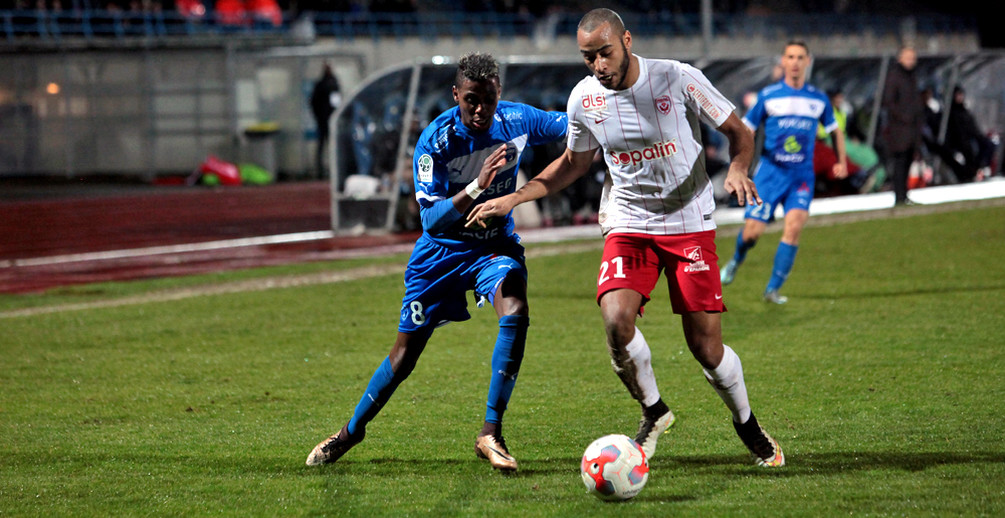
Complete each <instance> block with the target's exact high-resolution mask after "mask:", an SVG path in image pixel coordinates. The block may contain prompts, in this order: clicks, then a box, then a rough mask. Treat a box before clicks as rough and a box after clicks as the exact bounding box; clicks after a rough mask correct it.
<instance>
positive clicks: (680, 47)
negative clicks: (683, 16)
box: [0, 28, 978, 180]
mask: <svg viewBox="0 0 1005 518" xmlns="http://www.w3.org/2000/svg"><path fill="white" fill-rule="evenodd" d="M912 37H915V35H914V34H913V33H912V32H911V31H910V30H909V28H908V30H901V31H894V32H888V33H879V32H871V31H865V32H862V33H860V34H857V35H856V36H854V37H851V36H847V35H844V34H836V35H830V36H821V35H817V36H809V37H806V39H807V40H808V42H809V44H810V46H811V48H812V49H813V50H814V52H815V54H816V55H818V56H846V57H867V56H879V55H891V54H892V53H893V52H895V50H896V48H897V47H898V45H899V44H900V42H901V41H902V40H904V39H910V38H912ZM786 39H787V35H781V34H778V35H775V34H773V33H772V32H771V31H750V32H747V33H743V32H740V33H739V34H736V35H733V36H729V37H720V38H716V39H714V40H713V41H711V42H705V41H704V40H703V39H702V38H700V37H688V38H673V37H665V36H660V35H651V36H646V37H639V38H638V39H637V40H636V47H635V50H636V51H637V52H638V53H640V54H643V55H650V56H672V57H675V58H678V59H683V60H687V61H691V62H693V63H695V64H696V65H698V66H702V64H703V63H705V62H709V61H712V60H714V59H723V58H729V59H745V58H750V59H755V58H758V57H760V58H763V57H764V56H774V55H776V54H777V52H778V50H779V49H778V47H779V45H780V44H781V42H783V41H784V40H786ZM207 41H208V42H207ZM207 41H203V42H201V43H200V44H198V45H193V44H192V43H191V42H186V43H185V44H170V43H163V42H162V43H161V44H157V45H151V44H149V42H140V43H136V42H129V41H124V42H111V43H109V44H108V45H106V46H101V47H97V46H94V45H89V46H85V47H78V46H73V45H62V46H55V47H54V46H52V45H47V46H40V47H39V48H32V47H31V46H30V45H29V46H25V45H23V44H21V45H19V46H17V47H16V48H8V49H6V50H5V49H2V48H0V70H3V71H6V73H4V74H0V176H65V177H75V176H86V175H98V174H113V175H126V176H134V177H138V178H142V179H144V180H152V179H154V178H156V177H158V176H164V175H183V174H187V173H189V172H191V171H192V170H193V169H195V168H196V167H198V165H199V164H200V163H201V162H202V161H203V160H204V159H205V158H206V157H207V156H210V155H213V156H217V157H219V158H221V159H224V160H228V161H233V162H241V161H255V160H261V158H260V157H261V156H263V155H270V154H271V156H273V157H274V158H273V161H274V164H275V167H274V171H273V172H276V173H278V174H280V175H283V176H285V177H289V178H298V177H310V176H311V175H312V174H313V171H312V160H311V156H312V153H313V149H314V145H315V138H316V130H315V128H314V122H313V120H312V118H311V116H310V112H309V109H308V103H307V96H308V95H309V93H310V88H311V86H312V84H313V82H314V80H315V79H316V78H317V76H318V75H319V72H320V70H321V65H322V63H323V62H325V61H328V62H331V63H332V64H333V65H334V66H335V69H336V74H337V75H338V76H339V79H340V80H341V82H342V85H343V90H344V91H345V92H346V93H347V94H349V93H352V92H353V91H354V90H355V89H357V88H359V87H360V85H362V84H363V82H364V79H365V78H366V77H368V76H370V75H372V74H375V73H376V72H377V71H380V70H382V69H385V68H387V67H389V66H393V65H396V64H403V63H405V64H407V63H411V62H418V61H428V60H429V59H430V58H432V57H434V56H447V57H449V58H454V57H456V55H458V54H461V53H464V52H468V51H473V50H479V51H485V52H491V53H493V54H494V55H497V56H517V57H523V58H525V59H532V60H536V61H539V62H541V63H547V62H549V61H552V60H555V61H569V60H575V59H576V55H575V51H574V49H575V48H576V47H575V40H574V38H573V37H572V36H571V35H569V36H555V35H553V34H547V33H545V34H534V35H532V36H514V37H502V36H483V37H473V36H459V37H451V38H444V37H440V38H428V37H419V36H415V37H378V38H363V37H353V38H334V37H318V38H316V39H314V40H313V41H312V42H311V43H310V44H299V43H287V44H275V45H273V46H267V45H262V44H261V43H258V44H255V43H254V42H253V39H241V38H236V39H218V40H207ZM920 43H921V44H919V45H917V46H918V47H919V49H920V50H921V52H922V54H925V53H968V52H973V51H975V50H976V49H977V48H978V42H977V36H976V34H973V33H966V32H963V33H960V32H948V33H946V34H944V35H939V34H935V35H926V36H925V38H924V41H923V42H920ZM263 122H268V123H274V124H276V125H278V128H279V131H278V132H277V133H275V134H274V135H273V136H271V137H269V138H255V137H251V136H249V134H248V133H247V130H248V129H249V128H251V127H253V126H254V125H255V124H258V123H263ZM260 165H262V164H260Z"/></svg>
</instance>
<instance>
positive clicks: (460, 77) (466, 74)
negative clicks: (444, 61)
mask: <svg viewBox="0 0 1005 518" xmlns="http://www.w3.org/2000/svg"><path fill="white" fill-rule="evenodd" d="M465 79H467V80H469V81H476V82H482V81H492V80H496V81H498V80H499V63H498V62H497V61H496V58H494V57H492V55H491V54H483V53H479V52H472V53H470V54H465V55H464V56H463V57H461V60H460V61H458V62H457V76H456V77H455V78H454V84H455V85H457V86H460V84H461V83H463V82H464V80H465Z"/></svg>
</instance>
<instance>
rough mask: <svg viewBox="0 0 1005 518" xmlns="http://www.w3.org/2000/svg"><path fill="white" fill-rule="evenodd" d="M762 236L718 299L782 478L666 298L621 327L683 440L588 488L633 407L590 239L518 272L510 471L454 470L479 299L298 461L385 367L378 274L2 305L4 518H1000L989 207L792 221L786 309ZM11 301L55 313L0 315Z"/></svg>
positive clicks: (999, 302)
mask: <svg viewBox="0 0 1005 518" xmlns="http://www.w3.org/2000/svg"><path fill="white" fill-rule="evenodd" d="M728 230H729V229H723V232H722V233H721V235H720V238H719V241H718V245H719V252H720V255H722V256H727V255H728V254H730V253H731V252H732V247H733V243H732V242H733V239H732V238H731V237H729V232H728ZM777 239H778V234H777V233H772V234H768V235H766V236H765V238H764V239H763V240H762V242H761V243H760V244H759V245H758V246H757V247H756V248H754V249H753V250H752V251H751V252H750V255H749V257H748V260H747V263H746V264H744V265H743V267H742V268H741V269H740V271H739V274H738V277H737V280H736V282H735V283H733V284H732V285H730V286H727V287H726V288H725V296H726V302H727V305H728V307H729V312H728V313H726V314H725V315H724V317H723V326H724V335H725V341H726V343H727V344H729V345H730V346H732V347H733V348H734V349H736V351H737V352H738V353H739V355H740V357H741V358H742V360H743V366H744V372H745V375H746V380H747V386H748V390H749V393H750V398H751V402H752V406H753V408H754V411H755V412H756V414H757V415H758V418H759V420H760V421H761V423H762V424H763V425H764V426H765V428H766V429H768V430H769V432H771V433H772V434H773V435H774V436H775V438H777V439H778V440H779V442H780V443H781V445H782V447H783V448H784V450H785V453H786V459H787V462H788V465H787V466H786V467H784V468H782V469H778V470H771V471H768V470H764V469H760V468H757V467H756V466H754V465H753V464H752V463H751V461H750V459H749V457H748V456H747V455H746V452H745V450H744V448H743V446H742V445H741V443H740V442H739V440H738V439H737V438H736V437H735V435H734V433H733V430H732V427H731V426H730V423H729V413H728V411H727V410H726V409H725V407H724V406H723V404H722V402H721V401H720V400H719V399H718V397H717V396H716V395H715V393H714V392H713V391H712V390H711V388H710V387H709V386H708V384H707V383H706V382H705V381H704V378H703V377H702V374H701V370H700V369H699V367H698V365H697V363H696V362H695V361H694V360H693V359H692V358H691V357H690V354H689V353H688V351H687V349H686V347H685V345H684V343H683V337H682V334H681V331H680V322H679V318H678V317H676V316H674V315H672V314H671V312H670V310H669V303H668V301H667V297H666V291H665V282H661V283H660V285H659V286H658V287H657V289H656V292H655V293H654V300H653V302H652V303H650V305H649V307H648V308H647V311H646V316H645V317H644V318H643V319H641V320H640V322H639V327H640V328H641V329H642V331H643V332H644V333H645V335H646V337H647V339H648V341H649V343H650V345H651V346H652V349H653V356H654V366H655V370H656V375H657V379H658V381H659V384H660V388H661V391H662V394H663V397H664V399H665V400H666V401H667V402H668V403H669V404H670V405H671V408H672V409H673V410H674V411H675V412H676V413H677V416H678V422H677V424H676V425H675V426H674V428H672V429H671V431H670V432H669V433H668V434H666V435H664V436H663V439H662V440H661V441H660V445H659V448H658V450H657V453H656V456H655V457H654V459H653V461H652V463H651V469H652V471H651V475H650V478H649V482H648V484H647V486H646V488H645V489H644V490H643V491H642V493H641V494H640V495H639V496H638V497H636V498H635V499H634V500H631V501H629V502H626V503H620V504H610V503H604V502H601V501H599V500H597V499H595V498H593V497H591V496H589V495H587V494H586V492H585V488H584V487H583V485H582V482H581V481H580V478H579V459H580V456H581V455H582V452H583V449H585V447H586V446H587V445H588V444H589V443H590V442H591V441H592V440H593V439H595V438H597V437H599V436H601V435H604V434H608V433H625V434H628V435H632V434H633V433H634V430H635V427H636V425H637V421H638V417H639V410H638V408H637V405H636V404H635V403H634V402H633V401H632V400H631V399H630V398H629V396H628V394H627V392H626V391H625V389H624V388H623V387H622V386H621V384H620V382H619V381H618V379H617V377H616V376H615V375H614V374H613V373H612V372H611V368H610V363H609V360H608V357H607V353H606V351H605V347H604V336H603V330H602V327H601V321H600V316H599V311H598V309H597V307H596V305H595V303H594V302H593V296H594V285H595V275H596V271H597V266H598V260H599V250H600V248H599V245H598V246H595V247H591V246H587V247H585V250H584V249H583V247H580V248H578V249H576V251H573V252H567V253H543V252H545V251H552V252H553V251H554V250H555V247H554V245H549V246H534V247H531V248H530V254H529V268H530V289H529V297H530V303H531V328H530V335H529V340H528V347H527V353H526V357H525V360H524V363H523V369H522V371H521V373H520V379H519V382H518V384H517V388H516V391H515V393H514V395H513V398H512V400H511V402H510V409H509V411H508V412H507V414H506V428H505V434H506V438H507V442H508V444H509V446H510V449H511V451H512V452H513V454H514V455H515V456H516V457H517V459H518V460H519V463H520V471H519V472H518V473H517V474H515V475H511V476H506V475H503V474H501V473H498V472H493V471H492V469H491V468H490V467H489V465H488V464H487V463H486V462H484V461H481V460H478V459H477V458H476V457H475V455H474V452H473V444H474V439H475V435H476V433H477V432H478V429H479V428H480V425H481V420H482V418H483V415H484V399H485V395H486V392H487V390H488V376H489V366H488V362H489V360H490V357H491V347H492V343H493V341H494V337H495V332H496V325H495V317H494V312H492V311H491V309H489V308H484V309H480V310H475V309H474V308H472V314H473V318H472V320H471V321H469V322H465V323H460V324H451V325H449V326H446V327H444V328H441V329H439V330H438V331H437V332H436V334H435V335H434V337H433V339H432V341H431V342H430V345H429V346H428V347H427V349H426V351H425V353H424V355H423V357H422V358H421V359H420V361H419V365H418V367H417V368H416V370H415V372H414V373H413V374H412V376H411V377H410V378H409V379H408V380H406V381H405V383H404V384H402V386H401V387H400V388H399V389H398V391H397V393H396V394H395V395H394V397H393V398H392V399H391V401H390V403H389V404H388V405H387V406H386V407H385V408H384V410H383V412H382V413H381V414H380V415H379V416H378V417H377V419H376V420H375V421H374V422H373V423H371V425H370V427H369V428H368V435H367V438H366V440H365V441H364V442H363V443H361V444H360V445H359V446H357V447H356V448H355V449H353V450H352V451H351V452H350V453H349V454H348V455H346V456H345V457H344V458H343V459H342V460H341V461H339V462H338V463H336V464H334V465H330V466H323V467H320V468H318V467H314V468H311V467H307V466H305V465H304V459H305V458H306V456H307V453H308V452H309V451H310V450H311V448H312V447H313V446H314V445H315V444H316V443H317V442H318V441H319V440H321V439H323V438H324V437H326V436H327V435H328V434H330V433H333V432H334V431H336V430H337V429H338V427H339V426H341V425H342V424H343V422H345V420H346V419H348V418H349V416H350V414H351V411H352V409H353V407H354V406H355V404H356V402H357V400H358V398H359V397H360V395H361V394H362V391H363V388H364V387H365V385H366V382H367V380H368V379H369V377H370V375H371V373H372V372H373V370H374V368H375V367H376V366H377V365H378V363H380V361H382V359H383V358H384V356H385V355H386V354H387V351H388V350H389V349H390V345H391V342H392V340H393V339H394V334H395V326H396V322H397V316H398V305H399V303H400V297H401V294H402V284H401V273H400V272H398V273H394V274H391V275H383V276H378V277H373V278H365V279H358V280H353V281H349V282H341V283H333V284H317V285H305V286H296V287H289V288H282V289H268V290H252V291H243V292H237V293H223V294H217V295H207V296H197V297H188V298H179V299H177V300H169V301H163V302H157V301H156V300H155V301H152V302H144V303H128V304H118V305H116V304H111V305H109V306H108V307H101V306H100V304H98V305H96V306H95V307H91V308H89V309H88V308H80V307H77V308H74V307H72V306H70V307H66V306H63V305H65V304H69V303H75V302H89V303H91V302H98V303H100V302H102V301H108V300H111V301H114V300H116V299H120V298H122V297H135V296H138V295H143V294H146V293H156V292H158V290H164V289H170V288H175V287H177V286H178V285H183V286H184V285H186V284H189V285H191V286H201V285H206V284H222V283H228V282H236V280H238V279H239V280H246V279H248V278H253V277H255V276H256V275H260V276H264V275H295V274H297V273H298V272H300V273H302V272H316V271H318V270H319V269H323V268H328V269H339V268H345V267H346V265H344V264H338V263H329V264H326V265H322V266H319V265H316V264H315V265H303V266H300V267H288V268H284V269H281V270H265V271H261V272H235V273H231V274H226V275H217V276H206V277H200V278H194V279H191V278H190V279H175V280H162V281H151V282H134V283H123V284H107V285H93V286H88V287H84V288H77V289H66V290H58V291H56V292H54V293H51V294H46V295H41V296H3V297H0V329H2V332H0V365H2V368H0V394H2V396H0V516H47V517H48V516H74V517H78V516H203V515H214V516H367V517H370V516H395V517H400V516H506V517H513V516H591V517H592V516H837V515H880V516H973V515H978V516H979V515H984V516H1001V515H1002V514H1003V513H1005V431H1003V430H1005V417H1003V416H1005V382H1003V379H1005V377H1003V374H1002V373H1003V371H1005V207H1003V206H1002V205H1001V204H993V205H991V206H983V207H980V208H976V209H971V208H966V207H961V208H960V209H959V210H954V211H948V212H939V213H934V214H919V215H913V216H910V217H898V218H888V219H876V220H868V221H854V222H847V223H842V224H835V225H817V226H813V227H809V228H807V229H806V231H805V232H804V235H803V240H802V243H801V248H800V252H799V257H798V259H797V261H796V266H795V269H794V271H793V272H792V275H791V277H790V279H789V282H788V283H787V284H786V286H785V289H784V292H785V294H786V295H788V296H789V297H790V302H789V304H787V305H785V306H771V305H767V304H765V303H763V302H762V301H761V300H760V293H761V290H762V289H763V287H764V284H765V282H766V281H767V276H768V272H769V268H770V265H771V261H772V257H773V255H774V249H775V244H776V243H777ZM382 261H385V262H392V263H393V262H394V261H399V262H403V261H404V258H402V257H397V258H390V259H384V260H382ZM61 307H63V308H65V309H64V310H59V309H60V308H61ZM23 308H36V309H37V308H42V309H45V308H50V309H55V310H53V311H51V312H39V313H26V314H15V313H12V311H15V310H18V309H23Z"/></svg>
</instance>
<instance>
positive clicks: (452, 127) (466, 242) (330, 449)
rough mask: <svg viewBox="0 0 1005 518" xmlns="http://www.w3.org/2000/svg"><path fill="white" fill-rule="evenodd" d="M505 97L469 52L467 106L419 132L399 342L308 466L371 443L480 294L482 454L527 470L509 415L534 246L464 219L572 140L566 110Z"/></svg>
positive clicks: (493, 69) (461, 103) (462, 96)
mask: <svg viewBox="0 0 1005 518" xmlns="http://www.w3.org/2000/svg"><path fill="white" fill-rule="evenodd" d="M500 91H501V85H500V83H499V65H498V63H497V62H496V60H495V59H494V58H492V56H490V55H487V54H468V55H466V56H464V57H463V58H461V60H460V61H459V62H458V67H457V75H456V77H455V80H454V86H453V95H454V101H455V102H457V106H456V107H454V108H451V109H449V110H447V111H445V112H443V113H442V114H441V115H440V116H439V117H437V118H436V119H435V120H434V121H433V122H432V123H431V124H430V125H429V126H428V127H427V128H426V129H425V130H424V131H423V132H422V134H421V135H420V136H419V140H418V142H417V143H416V146H415V153H414V155H413V157H414V158H413V164H412V165H413V167H412V175H413V179H414V182H415V193H416V194H415V195H416V199H417V200H418V202H419V211H420V216H421V220H422V229H423V232H422V236H421V237H420V238H419V240H418V242H417V243H416V244H415V248H414V249H413V251H412V256H411V258H410V259H409V261H408V266H407V268H406V270H405V296H404V299H403V300H402V303H401V315H400V318H399V321H398V336H397V339H396V340H395V342H394V346H393V347H392V348H391V352H390V354H388V356H387V358H385V359H384V361H383V363H381V364H380V366H379V367H378V368H377V370H376V372H374V374H373V377H372V378H371V379H370V383H369V384H368V385H367V387H366V392H365V393H364V394H363V397H362V398H361V399H360V401H359V404H358V405H357V406H356V409H355V411H354V413H353V415H352V418H351V419H349V422H347V423H346V424H345V425H344V426H343V427H342V429H341V430H339V432H338V433H336V434H335V435H332V436H331V437H329V438H328V439H325V440H324V441H322V442H321V443H320V444H318V445H317V446H316V447H315V448H314V450H313V451H311V453H310V455H309V456H308V457H307V464H308V465H316V464H325V463H331V462H335V461H336V460H338V459H339V458H340V457H341V456H342V455H343V454H345V453H346V452H347V451H349V449H350V448H352V447H353V446H355V445H356V444H358V443H359V442H360V441H362V440H363V437H364V435H365V433H366V425H367V424H368V423H369V422H370V421H371V420H372V419H373V418H374V417H376V415H377V413H378V412H380V409H381V407H383V406H384V404H385V403H387V401H388V400H389V399H390V397H391V395H392V394H393V393H394V391H395V389H396V388H397V387H398V385H399V384H400V383H401V382H402V381H404V379H405V378H406V377H408V375H409V373H411V372H412V369H413V368H414V367H415V364H416V361H417V360H418V359H419V355H420V354H422V351H423V349H424V348H425V347H426V343H427V342H428V341H429V338H430V336H432V334H433V329H435V328H436V327H437V326H439V325H442V324H445V323H447V322H451V321H454V322H457V321H462V320H467V319H469V318H470V317H471V316H470V315H469V314H468V311H467V302H466V299H465V294H466V293H467V292H468V291H473V292H474V295H475V298H476V299H477V300H478V301H479V303H478V305H479V306H481V305H482V303H484V302H485V301H488V302H490V303H491V304H492V305H493V306H494V307H495V310H496V314H497V316H498V317H499V334H498V337H497V338H496V343H495V348H494V350H493V352H492V362H491V367H492V373H491V377H490V381H489V391H488V401H487V405H486V407H487V408H486V412H485V422H484V424H483V426H482V430H481V432H480V433H479V434H478V436H477V438H476V440H475V453H476V454H477V455H478V457H480V458H483V459H487V460H488V461H489V463H490V464H491V465H492V467H494V468H496V469H500V470H504V471H514V470H516V469H517V462H516V459H514V458H513V456H512V455H511V454H510V453H509V450H508V449H507V447H506V442H505V441H504V440H503V435H502V419H503V413H504V412H505V410H506V406H507V403H508V402H509V399H510V395H511V394H512V392H513V387H514V385H515V384H516V378H517V373H518V372H519V371H520V363H521V361H522V360H523V353H524V345H525V343H526V339H527V327H528V325H529V323H530V320H529V310H528V304H527V269H526V266H525V264H524V249H523V247H522V246H521V245H520V237H519V236H518V235H517V234H515V233H514V231H513V228H514V223H513V217H512V214H506V215H505V216H501V217H498V218H495V219H494V220H493V221H492V222H490V224H488V225H486V226H484V227H480V228H478V229H472V228H465V218H464V213H466V212H468V211H469V210H471V209H472V208H473V207H474V206H476V205H478V204H481V203H483V202H485V201H487V200H492V199H495V198H498V197H500V196H503V195H506V194H509V193H512V192H513V191H514V190H515V188H516V181H517V168H518V165H519V163H520V158H521V156H522V154H523V151H524V150H525V149H527V148H528V147H529V146H536V145H539V144H544V143H548V142H552V141H555V140H558V139H561V138H564V137H565V133H566V128H567V126H568V118H567V116H566V114H565V113H564V112H545V111H542V110H539V109H536V108H533V107H530V106H527V105H524V104H518V103H512V102H507V101H500V100H499V94H500Z"/></svg>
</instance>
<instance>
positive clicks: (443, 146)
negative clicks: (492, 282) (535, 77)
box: [412, 101, 568, 249]
mask: <svg viewBox="0 0 1005 518" xmlns="http://www.w3.org/2000/svg"><path fill="white" fill-rule="evenodd" d="M567 128H568V117H567V116H566V114H565V113H564V112H546V111H543V110H539V109H537V108H534V107H531V106H527V105H525V104H520V103H514V102H508V101H499V104H498V105H497V107H496V113H495V118H494V120H493V121H492V126H491V127H490V128H489V129H488V131H485V132H477V131H472V130H470V129H469V128H468V127H467V126H465V125H464V123H463V122H461V116H460V110H459V109H458V108H457V107H456V106H455V107H453V108H451V109H449V110H447V111H445V112H443V113H442V114H440V116H438V117H437V118H436V119H435V120H433V122H432V123H430V124H429V126H427V127H426V129H425V130H424V131H423V132H422V134H421V135H420V136H419V140H418V142H417V143H416V145H415V153H414V154H413V157H412V177H413V180H414V182H415V197H416V200H418V202H419V210H420V212H421V211H426V210H428V209H429V208H430V207H432V206H433V204H435V203H437V202H440V201H443V200H448V201H447V203H450V202H449V200H450V198H452V197H453V196H454V195H455V194H457V193H458V192H460V191H461V190H462V189H464V187H465V186H467V185H468V184H469V183H471V181H473V180H475V179H477V178H478V173H479V172H480V171H481V168H482V164H483V162H484V161H485V158H486V157H487V156H489V155H490V154H492V152H493V151H495V150H496V149H497V148H498V147H499V146H500V145H501V144H503V143H505V144H506V146H507V151H506V165H504V166H503V168H502V169H501V170H500V171H499V172H498V173H496V176H495V179H494V180H493V181H492V184H491V185H489V187H488V188H487V189H485V191H484V192H483V193H482V194H481V196H479V197H478V199H477V200H475V203H474V204H473V205H472V207H474V206H475V205H478V204H480V203H484V202H485V201H486V200H490V199H493V198H498V197H501V196H504V195H506V194H510V193H512V192H513V191H515V190H516V176H517V169H518V166H519V163H520V159H521V158H522V157H523V152H524V151H525V150H526V149H527V147H528V146H537V145H540V144H546V143H548V142H552V141H554V140H557V139H560V138H563V137H564V136H565V133H566V129H567ZM464 221H465V218H463V217H462V218H460V219H459V220H457V221H455V222H454V223H453V224H451V225H449V226H447V227H446V228H444V229H430V228H423V230H424V232H423V233H424V234H426V236H428V237H429V238H431V239H432V240H433V241H435V242H436V243H438V244H440V245H444V246H448V247H451V248H454V249H457V248H474V247H476V246H481V245H482V244H485V243H486V242H488V241H491V240H494V239H499V238H505V237H509V236H511V235H512V234H513V226H514V225H513V217H512V214H507V215H506V217H505V218H496V220H495V221H492V222H490V224H489V226H488V228H484V229H483V228H481V227H477V228H464ZM423 226H424V227H425V224H424V225H423Z"/></svg>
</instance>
